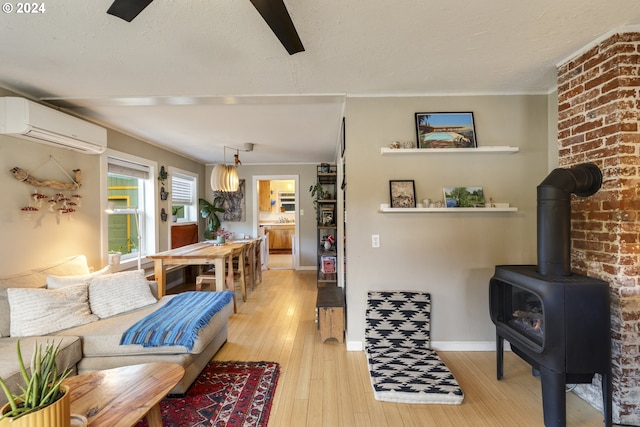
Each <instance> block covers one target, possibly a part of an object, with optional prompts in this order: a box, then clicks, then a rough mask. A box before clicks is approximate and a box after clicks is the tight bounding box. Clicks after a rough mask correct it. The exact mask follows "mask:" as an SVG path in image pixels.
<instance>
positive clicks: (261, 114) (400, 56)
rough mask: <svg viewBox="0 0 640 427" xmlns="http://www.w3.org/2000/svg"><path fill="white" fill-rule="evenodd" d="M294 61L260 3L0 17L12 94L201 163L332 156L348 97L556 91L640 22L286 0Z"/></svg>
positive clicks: (624, 4) (59, 9)
mask: <svg viewBox="0 0 640 427" xmlns="http://www.w3.org/2000/svg"><path fill="white" fill-rule="evenodd" d="M285 3H286V5H287V8H288V9H289V13H290V14H291V16H292V19H293V21H294V23H295V26H296V28H297V30H298V33H299V34H300V38H301V39H302V42H303V44H304V46H305V49H306V51H305V52H301V53H298V54H295V55H292V56H289V55H288V54H287V52H286V51H285V50H284V48H283V47H282V45H280V43H279V41H278V40H277V39H276V38H275V36H274V35H273V33H272V32H271V30H270V29H269V28H268V26H267V25H266V24H265V22H264V21H263V20H262V18H261V17H260V15H259V14H258V13H257V11H256V10H255V9H254V8H253V6H252V5H251V3H250V2H249V0H216V1H203V0H201V1H195V0H155V1H154V2H153V3H151V5H150V6H149V7H147V8H146V9H145V10H144V11H143V12H142V13H141V14H140V15H139V16H138V17H137V18H136V19H134V20H133V22H131V23H127V22H125V21H123V20H120V19H118V18H115V17H113V16H111V15H107V14H106V10H107V9H108V7H109V5H110V4H111V0H92V1H90V2H89V1H81V0H55V1H51V2H44V3H43V4H44V5H45V8H46V11H45V12H44V13H39V14H28V15H26V14H18V13H16V12H15V10H14V11H13V12H12V13H3V14H2V15H0V40H2V42H0V61H1V65H0V86H3V87H5V88H8V89H11V90H14V91H17V92H19V93H21V94H24V95H26V96H30V97H33V98H35V99H40V100H46V101H48V102H51V103H53V104H57V105H60V106H63V107H66V108H70V109H71V111H73V112H76V113H78V114H80V115H84V116H86V117H90V118H92V119H94V120H96V121H98V122H101V123H104V124H107V125H109V126H112V127H114V128H116V129H120V130H123V131H125V132H127V133H130V134H133V135H135V136H138V137H141V138H143V139H144V140H147V141H149V142H152V143H154V144H157V145H161V146H166V147H168V148H170V149H172V150H174V151H176V152H179V153H182V154H185V155H187V156H189V157H192V158H195V159H198V160H200V161H202V162H205V163H214V162H217V161H221V160H222V156H223V148H222V147H223V146H224V145H227V146H232V147H238V148H241V147H243V145H244V143H246V142H252V143H254V144H255V150H254V151H253V152H252V153H246V154H243V155H241V158H242V160H243V162H244V163H245V164H248V163H291V162H294V163H300V162H313V163H315V162H320V161H331V160H332V159H333V158H334V155H335V151H336V150H335V148H336V142H337V140H338V135H339V127H340V122H341V118H342V115H343V108H344V101H345V98H346V97H348V96H371V95H381V96H384V95H389V94H394V95H402V94H407V95H415V94H450V93H547V92H549V91H551V90H553V88H554V86H555V84H556V82H555V66H556V64H557V63H558V62H560V61H562V60H564V59H566V58H567V57H568V56H570V55H572V54H574V53H575V52H576V51H578V50H580V49H582V48H583V47H584V46H587V45H589V44H590V43H592V42H593V41H594V40H596V39H598V38H600V37H602V36H603V35H606V34H608V33H610V32H611V31H613V30H618V29H622V28H624V27H628V26H632V28H634V29H636V30H637V28H636V26H638V25H640V7H639V3H638V1H637V0H614V1H611V2H603V1H602V0H580V1H578V0H563V1H558V0H532V1H530V2H513V1H512V0H477V1H469V0H467V1H462V0H449V1H446V2H442V1H435V0H395V1H393V2H391V1H388V0H367V1H364V0H322V1H317V2H314V1H301V0H285Z"/></svg>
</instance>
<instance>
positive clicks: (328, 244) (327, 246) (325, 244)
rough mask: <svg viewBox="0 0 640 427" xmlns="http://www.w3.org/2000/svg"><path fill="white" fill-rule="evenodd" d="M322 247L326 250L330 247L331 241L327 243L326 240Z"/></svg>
mask: <svg viewBox="0 0 640 427" xmlns="http://www.w3.org/2000/svg"><path fill="white" fill-rule="evenodd" d="M324 249H325V250H327V251H328V250H329V249H331V243H329V242H328V241H326V242H324Z"/></svg>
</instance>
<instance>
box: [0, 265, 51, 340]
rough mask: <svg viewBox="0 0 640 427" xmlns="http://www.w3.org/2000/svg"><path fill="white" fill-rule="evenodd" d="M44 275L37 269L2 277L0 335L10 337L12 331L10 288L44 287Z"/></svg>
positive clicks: (0, 288) (0, 289)
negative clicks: (36, 270) (8, 291)
mask: <svg viewBox="0 0 640 427" xmlns="http://www.w3.org/2000/svg"><path fill="white" fill-rule="evenodd" d="M44 286H45V282H44V276H43V275H42V274H41V273H38V272H35V271H28V272H26V273H20V274H14V275H11V276H5V277H2V278H0V337H8V336H9V333H10V330H11V328H10V325H11V320H10V316H9V313H10V310H9V300H8V299H7V289H8V288H43V287H44Z"/></svg>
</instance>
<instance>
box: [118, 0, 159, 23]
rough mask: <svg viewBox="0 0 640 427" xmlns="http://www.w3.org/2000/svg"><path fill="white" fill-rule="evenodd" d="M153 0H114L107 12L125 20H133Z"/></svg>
mask: <svg viewBox="0 0 640 427" xmlns="http://www.w3.org/2000/svg"><path fill="white" fill-rule="evenodd" d="M152 1H153V0H115V1H114V2H113V3H112V4H111V7H109V10H107V13H108V14H109V15H113V16H117V17H118V18H121V19H124V20H125V21H127V22H131V21H133V18H135V17H136V16H138V14H139V13H140V12H142V11H143V10H144V8H145V7H147V6H149V4H150V3H151V2H152Z"/></svg>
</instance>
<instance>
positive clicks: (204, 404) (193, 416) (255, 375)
mask: <svg viewBox="0 0 640 427" xmlns="http://www.w3.org/2000/svg"><path fill="white" fill-rule="evenodd" d="M279 375H280V366H279V365H278V364H277V363H272V362H211V363H209V364H208V365H207V366H206V367H205V368H204V370H203V371H202V373H201V374H200V375H199V376H198V378H197V379H196V380H195V382H194V383H193V385H192V386H191V387H190V388H189V390H188V391H187V394H186V395H185V396H184V397H167V398H165V399H163V400H162V401H161V402H160V410H161V412H162V423H163V425H164V427H205V426H207V427H266V425H267V421H269V413H270V412H271V404H272V403H273V396H274V394H275V391H276V384H277V383H278V376H279ZM146 426H147V423H146V421H145V420H143V421H140V422H139V423H138V424H137V426H136V427H146Z"/></svg>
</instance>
